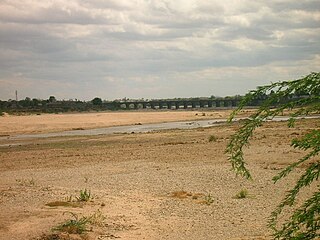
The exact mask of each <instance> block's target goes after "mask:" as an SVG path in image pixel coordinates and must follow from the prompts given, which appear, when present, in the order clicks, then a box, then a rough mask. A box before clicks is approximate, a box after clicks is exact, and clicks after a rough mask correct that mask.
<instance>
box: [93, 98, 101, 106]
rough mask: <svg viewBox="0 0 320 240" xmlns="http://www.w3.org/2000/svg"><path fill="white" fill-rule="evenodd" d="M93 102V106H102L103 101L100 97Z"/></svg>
mask: <svg viewBox="0 0 320 240" xmlns="http://www.w3.org/2000/svg"><path fill="white" fill-rule="evenodd" d="M91 102H92V104H93V105H102V100H101V98H98V97H96V98H94V99H92V100H91Z"/></svg>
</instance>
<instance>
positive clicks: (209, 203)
mask: <svg viewBox="0 0 320 240" xmlns="http://www.w3.org/2000/svg"><path fill="white" fill-rule="evenodd" d="M204 200H205V203H206V204H207V205H211V204H212V203H213V202H214V198H213V197H212V195H211V194H210V193H209V194H208V195H206V196H205V197H204Z"/></svg>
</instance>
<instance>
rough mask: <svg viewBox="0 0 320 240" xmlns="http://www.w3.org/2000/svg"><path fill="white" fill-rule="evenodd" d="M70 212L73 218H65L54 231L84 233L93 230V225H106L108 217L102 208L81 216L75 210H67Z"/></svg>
mask: <svg viewBox="0 0 320 240" xmlns="http://www.w3.org/2000/svg"><path fill="white" fill-rule="evenodd" d="M67 213H68V214H70V215H71V219H67V220H65V221H64V222H63V223H61V224H59V225H58V226H56V227H54V228H53V229H52V230H53V231H59V232H64V233H69V234H83V233H84V232H88V231H92V226H100V227H101V226H104V224H105V223H104V221H105V219H106V217H105V216H104V215H103V214H102V212H101V211H100V210H97V211H96V212H94V213H93V214H91V215H89V216H81V217H80V216H79V215H78V214H76V213H73V212H65V213H64V214H67Z"/></svg>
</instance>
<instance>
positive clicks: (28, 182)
mask: <svg viewBox="0 0 320 240" xmlns="http://www.w3.org/2000/svg"><path fill="white" fill-rule="evenodd" d="M16 182H17V183H18V184H19V185H20V186H24V187H33V186H34V185H35V184H36V183H35V181H34V179H33V178H31V179H16Z"/></svg>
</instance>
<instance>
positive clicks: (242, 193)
mask: <svg viewBox="0 0 320 240" xmlns="http://www.w3.org/2000/svg"><path fill="white" fill-rule="evenodd" d="M248 195H249V193H248V190H247V189H242V190H241V191H240V192H238V193H237V195H236V196H235V198H236V199H243V198H247V197H248Z"/></svg>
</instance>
